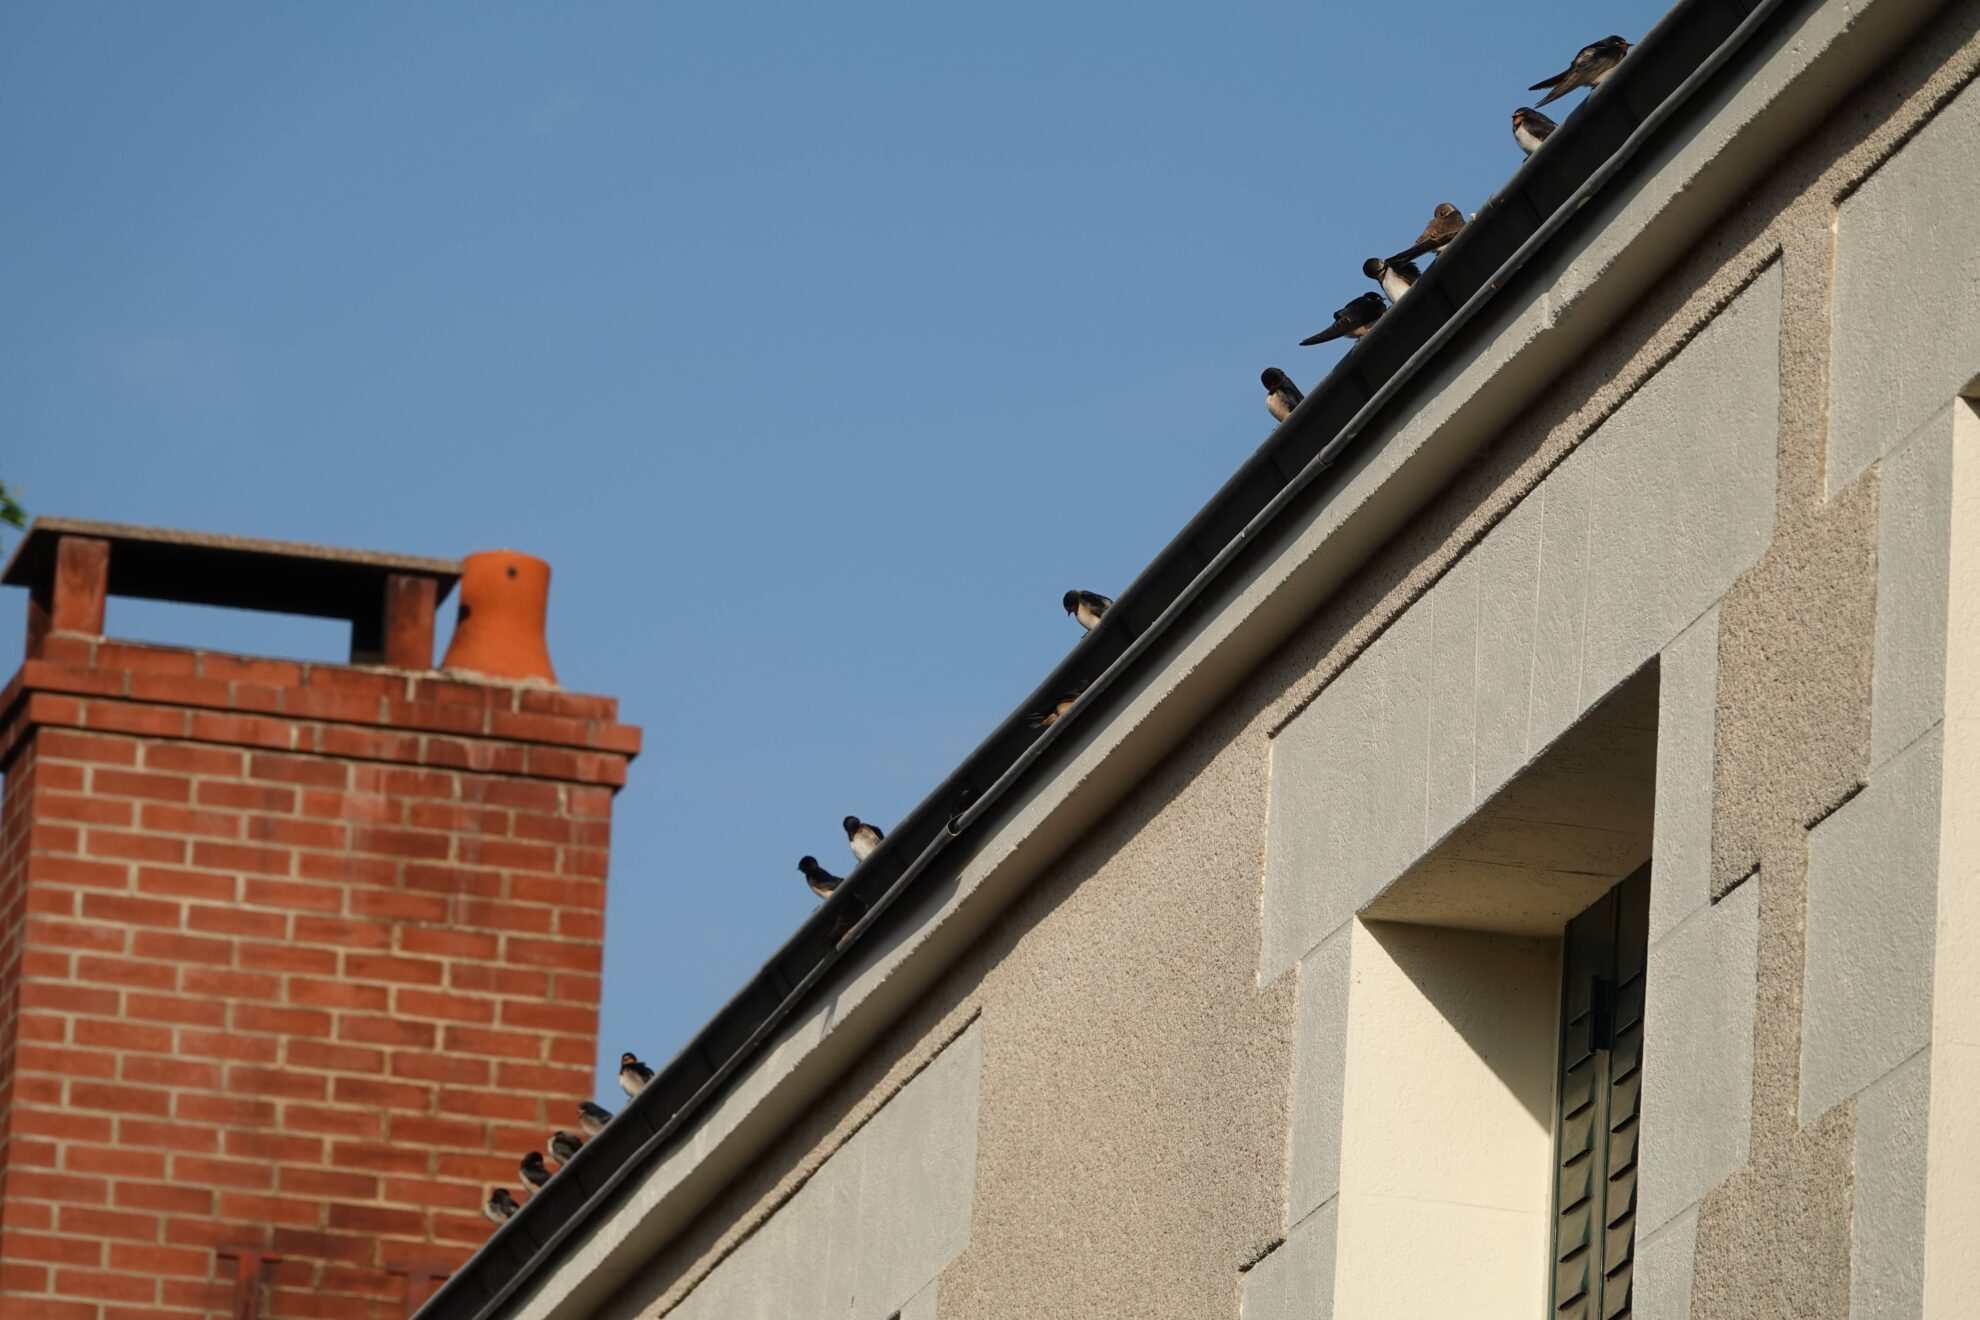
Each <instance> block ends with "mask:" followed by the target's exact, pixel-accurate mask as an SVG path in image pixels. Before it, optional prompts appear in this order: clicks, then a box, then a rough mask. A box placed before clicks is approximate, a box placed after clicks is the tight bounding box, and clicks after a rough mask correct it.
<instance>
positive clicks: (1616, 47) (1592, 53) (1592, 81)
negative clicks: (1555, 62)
mask: <svg viewBox="0 0 1980 1320" xmlns="http://www.w3.org/2000/svg"><path fill="white" fill-rule="evenodd" d="M1627 54H1629V43H1628V42H1627V41H1624V40H1623V39H1622V38H1621V37H1603V38H1602V39H1601V40H1600V41H1598V42H1596V43H1595V44H1594V45H1592V46H1583V47H1582V48H1581V49H1580V50H1579V51H1578V52H1576V54H1575V57H1574V62H1573V63H1572V64H1570V65H1568V66H1567V68H1565V69H1563V70H1561V71H1560V72H1559V73H1557V74H1555V75H1554V76H1553V77H1551V78H1542V79H1541V80H1540V81H1539V82H1537V83H1534V84H1533V86H1531V87H1529V88H1527V89H1526V90H1528V91H1529V92H1546V93H1547V94H1546V95H1545V96H1543V97H1541V98H1540V104H1541V105H1545V104H1547V102H1549V101H1552V100H1556V99H1558V98H1560V97H1563V96H1566V95H1567V94H1568V93H1569V92H1571V91H1573V90H1574V89H1575V88H1577V87H1600V86H1601V85H1602V80H1603V79H1604V78H1607V77H1608V76H1609V75H1610V74H1612V73H1614V72H1615V71H1616V66H1617V65H1618V64H1621V63H1622V60H1623V56H1625V55H1627Z"/></svg>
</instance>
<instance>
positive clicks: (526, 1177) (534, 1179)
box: [516, 1150, 550, 1187]
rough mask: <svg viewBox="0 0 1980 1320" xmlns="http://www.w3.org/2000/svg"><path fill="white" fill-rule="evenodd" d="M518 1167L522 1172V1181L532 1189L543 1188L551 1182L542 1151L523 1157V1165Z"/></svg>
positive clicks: (532, 1152)
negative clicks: (544, 1164) (544, 1165)
mask: <svg viewBox="0 0 1980 1320" xmlns="http://www.w3.org/2000/svg"><path fill="white" fill-rule="evenodd" d="M516 1167H517V1169H519V1170H520V1171H521V1172H522V1180H523V1181H524V1182H526V1183H528V1184H529V1185H530V1186H531V1187H541V1186H543V1184H544V1183H547V1182H549V1181H550V1170H548V1169H546V1168H544V1167H543V1152H542V1151H540V1150H533V1151H531V1152H530V1153H529V1154H527V1155H525V1156H523V1157H522V1163H521V1164H519V1165H517V1166H516Z"/></svg>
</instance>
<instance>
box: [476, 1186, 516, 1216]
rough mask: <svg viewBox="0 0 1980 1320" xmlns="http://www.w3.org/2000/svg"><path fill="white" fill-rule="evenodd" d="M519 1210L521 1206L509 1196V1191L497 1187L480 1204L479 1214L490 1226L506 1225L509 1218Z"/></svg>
mask: <svg viewBox="0 0 1980 1320" xmlns="http://www.w3.org/2000/svg"><path fill="white" fill-rule="evenodd" d="M520 1209H522V1206H521V1205H520V1204H519V1203H518V1202H517V1201H516V1198H515V1197H514V1196H512V1195H510V1194H509V1189H508V1188H506V1187H497V1188H496V1189H495V1190H494V1191H492V1192H490V1193H489V1194H488V1199H487V1200H486V1201H484V1202H482V1203H481V1213H482V1215H483V1216H485V1217H486V1218H487V1220H488V1222H489V1223H491V1224H504V1223H507V1222H508V1220H509V1216H510V1215H513V1214H514V1213H515V1212H516V1211H518V1210H520Z"/></svg>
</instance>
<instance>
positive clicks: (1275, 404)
mask: <svg viewBox="0 0 1980 1320" xmlns="http://www.w3.org/2000/svg"><path fill="white" fill-rule="evenodd" d="M1628 53H1629V43H1628V42H1627V41H1624V40H1623V39H1622V38H1621V37H1604V38H1602V40H1600V41H1598V42H1596V43H1595V44H1594V45H1592V46H1584V47H1582V49H1581V52H1580V53H1579V54H1577V55H1576V56H1575V57H1574V62H1573V63H1571V64H1570V65H1568V67H1567V68H1566V69H1565V70H1563V71H1562V72H1560V73H1558V74H1555V75H1554V76H1553V77H1552V78H1548V79H1545V80H1543V81H1541V82H1537V83H1535V84H1533V86H1532V87H1531V88H1530V89H1529V90H1531V91H1536V92H1538V91H1545V92H1546V93H1547V94H1546V95H1545V96H1543V97H1542V98H1540V104H1541V105H1546V104H1547V103H1548V102H1550V101H1554V100H1558V99H1559V98H1560V97H1562V96H1565V95H1567V94H1568V93H1569V92H1571V91H1574V90H1575V89H1576V88H1579V87H1589V88H1593V87H1597V86H1600V85H1601V82H1602V80H1603V79H1604V78H1607V77H1608V76H1609V74H1610V73H1611V72H1613V71H1614V69H1615V67H1616V66H1617V65H1618V64H1620V63H1622V58H1623V56H1625V55H1627V54H1628ZM1556 127H1557V125H1556V124H1555V123H1554V121H1553V120H1552V119H1549V118H1548V117H1547V116H1546V115H1543V114H1541V113H1540V111H1539V110H1538V109H1537V108H1535V107H1531V106H1521V107H1520V108H1519V109H1517V110H1515V111H1513V115H1512V129H1513V141H1515V142H1517V143H1518V144H1519V147H1520V150H1522V151H1524V152H1525V153H1526V154H1527V155H1529V156H1530V155H1532V154H1533V153H1534V152H1535V151H1538V150H1539V149H1540V145H1541V144H1542V143H1544V142H1545V141H1546V140H1547V139H1548V137H1550V136H1551V135H1552V134H1553V132H1554V129H1555V128H1556ZM1464 226H1465V218H1464V216H1463V214H1462V213H1461V212H1459V210H1458V208H1457V207H1455V206H1453V205H1451V204H1450V203H1449V202H1444V203H1441V204H1440V205H1439V206H1438V207H1437V210H1436V213H1435V214H1434V215H1432V216H1431V217H1430V223H1429V224H1427V225H1425V226H1424V228H1423V232H1422V233H1421V234H1419V235H1418V236H1417V239H1416V242H1414V243H1412V244H1411V245H1410V246H1409V247H1407V248H1404V249H1403V250H1402V251H1401V252H1398V253H1397V254H1396V255H1395V256H1393V257H1390V258H1388V259H1387V260H1383V259H1382V258H1380V257H1370V258H1369V259H1368V260H1367V261H1366V262H1365V263H1363V265H1362V268H1361V271H1362V274H1364V275H1366V276H1367V277H1368V278H1369V279H1371V280H1374V281H1375V282H1376V284H1378V285H1380V286H1381V290H1382V292H1381V293H1372V292H1371V293H1364V294H1362V295H1361V296H1360V297H1359V298H1356V299H1355V300H1354V301H1353V302H1351V303H1349V304H1348V305H1347V306H1345V307H1343V308H1341V309H1340V310H1339V311H1338V312H1335V313H1334V320H1333V323H1332V324H1331V325H1329V326H1328V327H1327V328H1326V329H1324V330H1322V331H1321V332H1320V333H1319V334H1316V335H1312V336H1309V337H1308V338H1306V339H1302V340H1301V341H1300V343H1301V344H1302V345H1305V344H1324V343H1326V342H1328V341H1329V340H1333V339H1341V338H1352V339H1360V338H1361V337H1362V336H1363V335H1365V334H1367V333H1368V329H1369V327H1370V326H1372V325H1374V324H1375V322H1377V321H1378V320H1380V319H1381V318H1382V314H1383V313H1384V312H1386V311H1388V310H1389V308H1390V307H1391V306H1393V305H1394V304H1395V303H1397V302H1399V301H1401V299H1402V296H1403V295H1404V294H1406V293H1408V292H1409V290H1410V286H1412V285H1413V284H1415V283H1416V281H1417V279H1418V278H1420V277H1421V275H1422V273H1423V272H1422V271H1421V269H1419V268H1418V266H1417V265H1416V258H1418V257H1421V256H1425V255H1428V254H1435V253H1438V252H1441V251H1443V250H1444V249H1445V248H1446V247H1448V246H1449V245H1450V242H1451V240H1452V239H1454V238H1456V237H1457V236H1458V232H1459V231H1460V230H1462V229H1463V228H1464ZM1384 294H1386V295H1387V298H1386V299H1384V297H1383V295H1384ZM1263 380H1264V384H1265V405H1266V407H1267V408H1268V409H1269V410H1270V411H1271V414H1272V416H1273V417H1274V418H1276V419H1278V420H1279V421H1281V422H1283V421H1285V420H1286V418H1288V417H1290V416H1292V411H1293V409H1294V408H1297V407H1298V406H1299V403H1300V400H1301V399H1302V398H1304V397H1305V396H1304V395H1302V394H1301V393H1300V391H1299V387H1298V386H1296V385H1294V384H1293V382H1292V379H1291V378H1290V377H1289V376H1287V375H1286V373H1285V372H1283V371H1281V370H1279V369H1278V368H1277V367H1267V368H1266V369H1265V372H1264V376H1263ZM1062 603H1063V604H1064V606H1065V610H1066V613H1067V614H1069V615H1071V616H1072V617H1073V618H1074V619H1075V620H1077V621H1078V623H1079V625H1080V627H1082V628H1084V629H1086V630H1087V631H1088V632H1091V631H1092V630H1093V628H1094V626H1095V625H1097V624H1098V623H1099V622H1100V620H1101V618H1102V616H1104V615H1105V614H1106V613H1107V611H1108V610H1109V609H1111V608H1112V607H1113V604H1114V602H1113V601H1112V600H1111V599H1110V598H1108V597H1106V596H1102V595H1100V594H1098V593H1097V592H1092V591H1068V592H1067V593H1066V594H1065V598H1064V600H1063V602H1062ZM1084 690H1085V685H1084V684H1082V685H1081V686H1079V687H1076V688H1074V689H1072V690H1071V691H1068V692H1066V693H1063V694H1061V695H1060V696H1059V698H1058V699H1057V700H1055V701H1054V702H1053V703H1052V704H1051V705H1050V706H1048V707H1046V708H1045V709H1043V710H1039V711H1034V712H1032V713H1031V714H1030V716H1029V719H1030V721H1031V724H1032V727H1033V728H1039V729H1044V728H1050V727H1051V726H1052V724H1054V723H1055V722H1056V721H1057V720H1058V719H1059V717H1060V716H1062V715H1064V714H1065V713H1066V712H1067V711H1068V710H1070V709H1071V708H1072V706H1073V703H1074V702H1076V701H1078V700H1079V698H1080V695H1081V693H1082V692H1084ZM840 823H841V824H842V825H843V826H844V828H845V831H846V843H847V844H848V845H849V846H850V847H851V849H852V855H853V864H854V865H855V866H857V865H858V864H859V863H860V862H863V861H865V860H866V859H867V858H868V857H869V856H871V855H872V854H873V850H874V849H876V848H878V847H879V846H880V841H881V840H882V839H884V838H885V837H886V835H885V834H883V833H882V832H881V830H880V827H879V826H878V825H875V824H873V823H871V822H870V821H863V820H861V819H860V818H859V817H857V816H847V817H846V818H845V820H844V821H842V822H840ZM798 872H799V874H801V875H803V876H804V882H805V884H806V885H807V886H809V887H810V889H811V892H812V893H814V894H816V895H818V897H819V898H821V899H824V898H830V897H831V896H832V895H833V894H835V893H837V892H838V891H839V887H840V886H841V885H843V884H845V878H844V877H843V876H838V875H834V874H832V873H831V872H830V871H828V870H826V869H825V868H824V867H823V866H822V865H820V864H819V861H818V859H817V858H816V857H811V856H806V857H802V858H799V859H798ZM844 906H845V911H843V912H842V913H841V914H840V917H839V921H838V923H837V925H836V926H835V927H834V929H833V931H832V939H833V942H834V943H837V942H838V941H840V940H842V939H844V938H845V936H846V935H847V934H848V933H849V932H850V931H851V930H852V928H853V927H854V926H856V925H858V924H859V921H860V919H861V918H862V917H864V916H865V915H866V911H867V909H866V905H865V904H863V903H861V902H859V901H858V900H857V898H853V899H851V900H850V901H849V902H848V903H847V904H845V905H844ZM652 1080H653V1069H651V1068H649V1067H647V1066H646V1065H645V1064H644V1063H641V1062H640V1061H639V1059H638V1057H637V1056H635V1055H632V1054H622V1055H620V1056H619V1087H620V1089H621V1090H623V1091H624V1092H625V1093H626V1095H627V1096H628V1097H632V1096H636V1095H638V1094H639V1093H640V1092H641V1091H643V1090H645V1089H646V1087H647V1085H648V1083H650V1082H651V1081H652ZM577 1116H578V1131H576V1132H570V1131H567V1130H564V1129H559V1130H558V1131H556V1132H553V1133H552V1134H551V1135H550V1141H549V1156H548V1160H546V1158H545V1156H544V1153H543V1152H542V1151H540V1150H533V1151H531V1152H530V1153H529V1154H527V1155H525V1156H523V1158H522V1163H521V1164H520V1165H519V1166H518V1173H519V1174H520V1175H521V1177H522V1180H523V1183H524V1184H525V1185H526V1186H528V1187H529V1188H531V1189H532V1190H534V1189H536V1188H540V1187H542V1186H544V1185H545V1184H546V1183H548V1182H549V1181H550V1179H551V1178H553V1177H555V1176H556V1173H557V1169H552V1168H551V1167H550V1163H549V1162H550V1161H554V1162H555V1163H556V1165H557V1167H558V1169H561V1168H562V1167H563V1166H564V1165H565V1164H568V1163H569V1162H570V1161H571V1160H572V1159H573V1158H574V1157H575V1156H576V1155H577V1153H578V1151H579V1149H581V1148H582V1147H583V1145H584V1143H585V1141H586V1140H587V1139H589V1138H591V1137H595V1136H597V1135H598V1134H599V1133H600V1132H602V1131H603V1130H604V1128H605V1125H606V1124H607V1123H609V1122H611V1121H612V1112H611V1111H610V1110H609V1109H606V1108H604V1107H603V1106H600V1105H595V1104H593V1103H592V1102H591V1101H589V1100H586V1101H583V1102H582V1103H580V1104H579V1105H578V1107H577ZM521 1208H522V1203H521V1202H519V1201H517V1200H516V1198H515V1195H514V1194H513V1193H512V1192H510V1191H509V1189H508V1188H506V1187H497V1188H496V1189H495V1190H494V1191H492V1192H491V1193H489V1196H488V1200H487V1202H486V1204H484V1205H483V1207H482V1212H483V1213H484V1214H486V1215H487V1216H488V1219H489V1221H490V1222H491V1223H496V1224H500V1223H502V1222H504V1221H505V1220H507V1219H508V1218H509V1217H510V1216H511V1215H513V1214H515V1213H516V1211H518V1210H520V1209H521Z"/></svg>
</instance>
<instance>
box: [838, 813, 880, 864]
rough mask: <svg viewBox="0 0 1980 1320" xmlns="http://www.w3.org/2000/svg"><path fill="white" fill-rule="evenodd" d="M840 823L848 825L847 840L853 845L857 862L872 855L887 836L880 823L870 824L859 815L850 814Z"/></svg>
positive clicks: (854, 857) (854, 858)
mask: <svg viewBox="0 0 1980 1320" xmlns="http://www.w3.org/2000/svg"><path fill="white" fill-rule="evenodd" d="M839 823H840V824H842V825H844V826H845V827H846V842H847V843H849V844H851V845H852V850H853V860H854V861H855V862H863V861H865V860H866V859H867V858H868V857H871V856H872V855H873V850H874V849H875V848H878V847H879V846H880V840H882V839H884V838H886V837H887V836H886V835H884V834H882V833H881V832H880V827H879V826H878V825H869V824H868V823H867V822H865V821H863V820H861V819H860V818H859V817H857V816H848V817H846V818H845V819H844V820H843V821H841V822H839Z"/></svg>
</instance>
